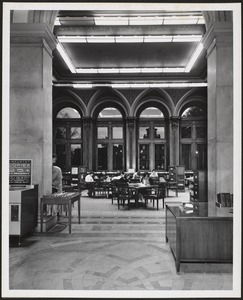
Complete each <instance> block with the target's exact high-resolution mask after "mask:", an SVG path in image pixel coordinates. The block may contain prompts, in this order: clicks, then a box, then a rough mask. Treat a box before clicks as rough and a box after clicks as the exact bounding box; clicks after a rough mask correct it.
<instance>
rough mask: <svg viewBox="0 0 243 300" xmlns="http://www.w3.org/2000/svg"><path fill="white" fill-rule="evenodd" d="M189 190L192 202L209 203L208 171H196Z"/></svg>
mask: <svg viewBox="0 0 243 300" xmlns="http://www.w3.org/2000/svg"><path fill="white" fill-rule="evenodd" d="M189 189H190V201H191V202H207V171H195V172H194V175H193V179H192V180H191V181H190V183H189Z"/></svg>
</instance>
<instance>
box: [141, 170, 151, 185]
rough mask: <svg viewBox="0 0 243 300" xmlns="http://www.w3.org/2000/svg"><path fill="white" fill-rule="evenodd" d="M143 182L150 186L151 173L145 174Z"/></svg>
mask: <svg viewBox="0 0 243 300" xmlns="http://www.w3.org/2000/svg"><path fill="white" fill-rule="evenodd" d="M141 182H142V183H143V184H145V185H148V184H149V173H148V172H145V173H144V175H143V177H142V180H141Z"/></svg>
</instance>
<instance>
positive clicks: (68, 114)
mask: <svg viewBox="0 0 243 300" xmlns="http://www.w3.org/2000/svg"><path fill="white" fill-rule="evenodd" d="M56 118H57V119H78V118H81V116H80V114H79V112H78V111H77V110H76V109H74V108H72V107H64V108H63V109H61V110H59V112H58V113H57V116H56Z"/></svg>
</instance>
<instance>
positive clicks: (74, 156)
mask: <svg viewBox="0 0 243 300" xmlns="http://www.w3.org/2000/svg"><path fill="white" fill-rule="evenodd" d="M81 164H82V163H81V145H80V144H71V165H72V166H77V165H78V166H80V165H81Z"/></svg>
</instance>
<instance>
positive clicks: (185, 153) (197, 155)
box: [180, 104, 207, 170]
mask: <svg viewBox="0 0 243 300" xmlns="http://www.w3.org/2000/svg"><path fill="white" fill-rule="evenodd" d="M180 164H181V165H185V167H186V170H206V169H207V109H206V108H205V107H203V106H200V105H194V104H193V105H191V106H188V105H187V106H185V107H184V109H183V110H182V111H181V126H180Z"/></svg>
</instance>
